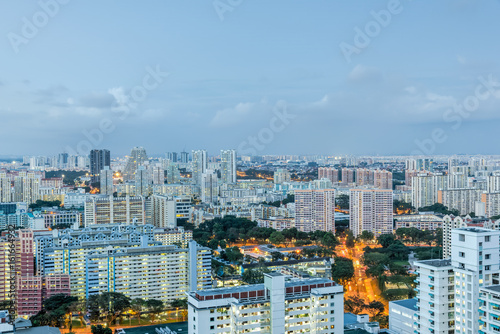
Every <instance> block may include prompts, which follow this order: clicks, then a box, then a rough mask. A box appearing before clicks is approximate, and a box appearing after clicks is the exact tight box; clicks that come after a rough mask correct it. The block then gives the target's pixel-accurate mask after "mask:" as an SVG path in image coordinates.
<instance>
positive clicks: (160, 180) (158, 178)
mask: <svg viewBox="0 0 500 334" xmlns="http://www.w3.org/2000/svg"><path fill="white" fill-rule="evenodd" d="M151 168H152V170H153V173H152V174H153V184H165V170H164V169H163V168H162V167H160V166H153V167H151Z"/></svg>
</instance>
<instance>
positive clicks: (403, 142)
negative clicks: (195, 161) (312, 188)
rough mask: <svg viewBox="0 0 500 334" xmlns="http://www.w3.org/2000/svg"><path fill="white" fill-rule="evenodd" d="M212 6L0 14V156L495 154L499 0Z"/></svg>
mask: <svg viewBox="0 0 500 334" xmlns="http://www.w3.org/2000/svg"><path fill="white" fill-rule="evenodd" d="M221 2H222V3H225V2H224V1H221ZM53 3H56V4H57V6H55V7H54V6H52V7H50V6H49V7H47V6H48V5H47V4H53ZM216 3H217V2H207V3H205V4H200V5H199V6H192V5H191V4H187V3H175V4H172V3H170V4H167V3H162V2H151V3H146V4H141V6H136V4H135V3H134V2H131V1H125V2H120V6H117V2H109V3H104V4H103V3H99V2H96V1H90V2H86V3H85V4H83V3H77V2H66V1H59V0H57V1H56V0H45V1H41V2H40V3H19V2H14V1H6V2H3V3H2V4H0V13H1V14H0V35H3V36H4V38H2V39H1V40H0V46H1V50H2V51H1V52H0V60H1V61H2V63H3V64H11V65H10V66H8V67H7V66H5V67H4V69H3V71H2V74H1V75H0V96H1V97H2V102H1V103H0V115H1V117H2V120H3V122H2V123H3V124H4V125H6V126H4V127H3V130H2V132H1V133H0V141H1V142H7V141H8V142H9V145H2V148H1V150H0V153H1V154H2V155H13V154H16V153H17V152H24V154H36V153H37V152H40V151H45V150H48V151H50V153H54V154H55V153H58V152H63V151H67V152H68V151H70V150H69V149H73V150H74V151H79V149H78V145H79V144H80V143H81V142H82V141H88V142H90V146H85V145H83V146H81V147H84V148H85V151H89V150H91V149H95V148H100V147H106V148H108V149H110V150H111V151H112V152H116V154H119V155H125V154H127V153H128V150H129V149H130V148H131V147H133V146H136V145H139V146H143V147H147V148H148V150H149V151H150V152H153V153H160V152H162V151H166V149H165V148H164V146H166V145H165V144H164V143H165V142H174V143H175V146H176V147H179V148H178V150H181V149H183V148H184V147H186V148H192V149H196V148H197V147H198V146H199V145H198V143H199V138H205V140H204V142H203V144H204V146H205V148H206V149H207V150H208V151H209V152H216V151H217V150H219V149H220V148H223V147H226V146H227V145H225V143H227V142H231V143H232V145H231V146H233V147H234V148H236V149H238V154H239V155H245V152H242V151H246V152H249V153H250V152H252V150H253V151H255V152H256V153H257V155H262V154H279V153H282V154H320V153H321V154H339V155H340V154H355V155H361V154H372V155H376V154H380V155H389V154H397V155H400V154H411V153H413V152H415V153H418V152H419V151H421V152H422V153H424V154H425V155H432V154H452V153H456V154H460V153H468V154H470V153H479V154H495V153H497V151H496V148H495V146H494V140H493V133H494V132H495V130H496V128H497V127H498V125H499V118H498V117H499V114H498V112H496V110H497V109H498V107H499V106H500V93H499V88H500V85H499V84H498V80H499V78H500V75H499V70H498V60H497V57H495V56H496V55H497V54H498V51H499V49H498V48H499V47H498V45H496V44H495V43H490V38H489V35H488V32H489V31H493V30H494V29H495V27H498V24H499V23H498V21H497V20H496V18H497V17H498V12H499V11H500V2H498V1H487V2H479V1H461V2H457V1H444V2H440V3H422V2H410V1H373V2H369V3H368V2H349V3H342V2H330V3H321V4H320V3H317V4H310V3H307V4H306V3H298V2H295V3H294V2H292V3H289V2H284V1H276V2H273V3H267V2H263V1H252V2H248V1H240V2H233V6H229V7H227V6H228V5H226V7H224V6H222V7H220V6H219V7H217V6H214V4H216ZM41 4H45V5H43V6H42V5H41ZM221 8H222V9H221ZM96 9H98V10H96ZM304 13H307V14H304ZM387 13H389V16H387ZM384 15H385V16H384ZM45 17H46V18H47V19H45ZM422 17H425V18H426V20H425V24H424V23H423V21H422ZM36 20H39V21H36ZM88 22H92V25H88V24H87V23H88ZM130 22H134V23H135V24H129V23H130ZM257 22H258V24H256V23H257ZM35 23H36V25H35ZM82 26H83V27H86V28H85V29H81V28H82ZM30 27H31V28H33V29H32V31H30V30H29V29H30ZM415 27H418V29H415ZM442 27H446V32H444V31H443V30H442ZM367 29H368V30H367ZM369 29H373V30H369ZM360 31H361V33H360ZM30 32H31V34H30ZM367 32H368V33H367ZM363 39H365V40H363ZM264 46H265V47H264ZM200 55H202V56H200ZM167 73H168V74H167ZM136 87H139V88H137V89H136ZM477 87H480V88H478V89H476V88H477ZM134 89H135V90H134ZM134 93H135V94H134ZM488 93H490V94H489V95H488ZM141 94H142V95H141ZM478 94H479V95H478ZM487 95H488V96H487ZM476 96H477V97H476ZM474 98H475V99H474ZM476 102H478V103H477V106H476V105H475V103H476ZM457 105H458V107H456V106H457ZM469 109H471V110H472V111H471V112H468V111H467V110H469ZM460 111H461V112H462V113H460ZM283 113H287V114H288V115H289V117H284V116H283ZM273 120H274V121H273ZM276 120H277V121H276ZM20 125H22V131H20V128H19V126H20ZM265 129H267V130H265ZM97 130H98V131H100V134H99V133H97V132H96V131H97ZM263 131H264V132H263ZM436 131H437V132H436ZM84 133H87V134H88V136H86V135H85V134H84ZM464 134H467V135H464ZM101 135H102V136H101ZM259 135H260V137H259ZM88 137H91V138H92V139H93V140H90V139H89V138H88ZM252 137H253V138H258V141H257V143H252V142H251V139H250V138H252ZM259 138H260V139H259ZM361 138H363V139H366V138H369V139H370V140H360V139H361ZM92 141H95V142H96V143H97V144H94V143H92ZM419 143H420V144H419ZM168 146H170V145H168ZM68 153H71V152H68ZM252 153H253V152H252ZM249 155H254V154H249Z"/></svg>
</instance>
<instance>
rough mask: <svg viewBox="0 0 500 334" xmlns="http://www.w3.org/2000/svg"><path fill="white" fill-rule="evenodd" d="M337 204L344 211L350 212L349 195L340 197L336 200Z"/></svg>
mask: <svg viewBox="0 0 500 334" xmlns="http://www.w3.org/2000/svg"><path fill="white" fill-rule="evenodd" d="M335 204H336V205H337V206H338V207H339V209H342V210H349V195H345V194H342V195H339V196H337V198H335Z"/></svg>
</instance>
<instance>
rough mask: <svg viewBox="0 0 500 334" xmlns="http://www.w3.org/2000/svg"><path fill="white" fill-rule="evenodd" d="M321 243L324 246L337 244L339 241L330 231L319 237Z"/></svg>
mask: <svg viewBox="0 0 500 334" xmlns="http://www.w3.org/2000/svg"><path fill="white" fill-rule="evenodd" d="M321 244H322V245H323V246H325V247H335V246H336V245H338V244H339V241H338V240H337V238H336V237H335V235H333V233H332V232H327V233H325V234H324V235H323V237H322V238H321Z"/></svg>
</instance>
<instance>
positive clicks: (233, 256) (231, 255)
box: [221, 246, 243, 262]
mask: <svg viewBox="0 0 500 334" xmlns="http://www.w3.org/2000/svg"><path fill="white" fill-rule="evenodd" d="M221 258H222V259H223V260H226V261H229V262H239V261H241V260H243V253H242V252H241V250H240V249H239V247H237V246H234V247H231V248H226V249H225V250H223V251H222V252H221Z"/></svg>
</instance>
